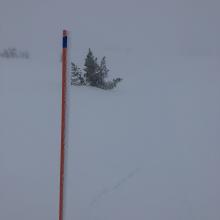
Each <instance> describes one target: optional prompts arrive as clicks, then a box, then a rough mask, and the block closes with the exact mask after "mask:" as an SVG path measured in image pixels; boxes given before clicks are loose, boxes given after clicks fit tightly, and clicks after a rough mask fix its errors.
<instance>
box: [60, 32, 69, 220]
mask: <svg viewBox="0 0 220 220" xmlns="http://www.w3.org/2000/svg"><path fill="white" fill-rule="evenodd" d="M66 81H67V31H66V30H64V31H63V51H62V101H61V105H62V106H61V149H60V195H59V220H63V203H64V202H63V201H64V196H63V195H64V161H65V130H66V90H67V82H66Z"/></svg>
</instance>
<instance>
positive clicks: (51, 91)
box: [0, 55, 220, 220]
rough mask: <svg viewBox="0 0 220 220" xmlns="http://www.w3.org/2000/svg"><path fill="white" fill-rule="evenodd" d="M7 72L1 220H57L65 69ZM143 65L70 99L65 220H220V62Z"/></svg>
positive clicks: (32, 66)
mask: <svg viewBox="0 0 220 220" xmlns="http://www.w3.org/2000/svg"><path fill="white" fill-rule="evenodd" d="M126 59H127V60H126V62H128V61H129V59H130V62H128V63H131V60H133V57H132V56H131V55H130V56H127V58H126ZM0 62H1V80H0V82H1V86H0V89H1V92H0V94H1V110H0V111H1V122H2V123H1V126H0V129H1V132H0V133H1V148H0V149H1V153H0V164H1V166H0V174H1V188H0V194H1V197H0V198H1V200H0V201H1V206H0V207H1V211H0V217H1V219H6V220H8V219H14V218H18V219H39V218H41V219H56V218H57V209H58V179H59V177H58V174H59V147H60V146H59V143H60V140H59V129H60V121H59V117H60V92H61V84H60V80H61V77H60V73H59V71H58V70H60V63H58V62H57V64H55V63H54V64H53V65H52V64H51V65H49V66H44V65H42V66H40V65H39V63H37V62H35V61H34V60H23V61H22V60H1V61H0ZM158 63H159V64H160V65H158ZM138 64H139V65H135V66H136V67H137V68H134V66H131V67H130V68H127V69H126V71H125V68H124V67H123V65H121V64H118V65H117V64H116V66H115V67H114V68H115V69H118V72H120V73H124V74H121V76H122V77H123V78H124V81H123V82H122V83H121V85H120V87H119V88H117V89H116V90H113V91H102V90H99V89H95V88H87V87H85V88H82V87H81V88H80V87H72V88H71V89H70V97H69V101H70V108H69V140H68V149H67V152H68V157H67V159H68V162H67V169H66V171H67V176H66V180H67V181H66V206H65V207H66V212H65V213H66V216H65V219H135V218H136V219H158V220H159V219H216V220H217V219H219V217H220V212H219V209H218V207H219V198H220V191H219V184H220V178H219V175H218V167H219V163H220V161H219V153H220V152H219V148H218V146H219V142H220V138H219V135H218V131H219V124H220V123H219V122H220V121H219V120H220V119H219V110H220V105H219V103H218V100H219V94H220V91H219V90H220V86H219V78H220V76H219V70H220V65H219V63H218V59H217V58H214V57H211V58H210V57H203V58H197V57H194V58H192V57H191V58H186V57H179V58H176V57H170V58H168V57H167V58H164V57H157V62H153V61H152V60H151V61H148V62H146V63H145V65H144V66H142V65H141V62H140V63H138ZM51 66H52V67H51ZM123 68H124V69H123ZM143 70H144V71H143ZM135 72H136V73H137V74H134V73H135ZM137 76H138V77H137Z"/></svg>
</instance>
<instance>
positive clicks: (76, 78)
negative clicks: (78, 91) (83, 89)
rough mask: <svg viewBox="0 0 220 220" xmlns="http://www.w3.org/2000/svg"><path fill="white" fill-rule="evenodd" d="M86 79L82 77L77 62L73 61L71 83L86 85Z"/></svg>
mask: <svg viewBox="0 0 220 220" xmlns="http://www.w3.org/2000/svg"><path fill="white" fill-rule="evenodd" d="M84 84H85V80H84V78H83V77H82V71H81V70H80V68H78V67H77V65H76V64H75V63H71V85H84Z"/></svg>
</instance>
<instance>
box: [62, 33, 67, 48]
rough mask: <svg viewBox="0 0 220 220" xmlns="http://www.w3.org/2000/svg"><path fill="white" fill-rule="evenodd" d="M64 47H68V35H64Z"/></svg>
mask: <svg viewBox="0 0 220 220" xmlns="http://www.w3.org/2000/svg"><path fill="white" fill-rule="evenodd" d="M63 48H67V36H64V37H63Z"/></svg>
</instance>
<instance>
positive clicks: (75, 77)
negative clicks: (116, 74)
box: [71, 49, 122, 90]
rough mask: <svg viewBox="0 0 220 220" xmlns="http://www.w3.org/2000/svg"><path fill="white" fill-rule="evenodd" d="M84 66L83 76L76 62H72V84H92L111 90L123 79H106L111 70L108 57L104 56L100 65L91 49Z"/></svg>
mask: <svg viewBox="0 0 220 220" xmlns="http://www.w3.org/2000/svg"><path fill="white" fill-rule="evenodd" d="M84 66H85V68H84V75H83V76H82V72H81V70H80V69H79V68H78V67H77V66H76V65H75V64H74V63H72V71H71V73H72V75H71V84H72V85H90V86H94V87H97V88H101V89H105V90H109V89H113V88H115V87H116V86H117V84H118V83H119V82H120V81H121V80H122V79H121V78H116V79H113V80H112V81H106V78H107V77H108V72H109V69H108V68H107V66H106V58H105V57H103V58H102V60H101V62H100V65H98V62H97V58H96V57H94V55H93V53H92V51H91V49H89V51H88V54H87V56H86V59H85V63H84Z"/></svg>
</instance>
